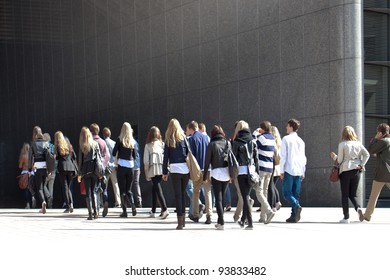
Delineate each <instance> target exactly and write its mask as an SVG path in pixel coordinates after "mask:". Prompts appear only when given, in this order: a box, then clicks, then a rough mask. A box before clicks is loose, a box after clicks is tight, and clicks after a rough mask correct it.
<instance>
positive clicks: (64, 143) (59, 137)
mask: <svg viewBox="0 0 390 280" xmlns="http://www.w3.org/2000/svg"><path fill="white" fill-rule="evenodd" d="M54 147H55V148H54V152H55V154H56V158H57V160H58V166H57V170H58V176H59V180H60V184H61V186H62V188H63V191H64V195H65V204H66V209H65V211H64V213H72V212H73V197H72V192H71V191H70V188H69V186H70V183H71V181H72V179H73V177H74V176H75V175H76V173H77V166H76V165H75V164H74V163H75V162H76V155H75V153H74V151H73V147H72V145H71V144H70V142H69V140H68V139H67V138H65V137H64V134H63V133H62V132H61V131H57V132H56V133H55V134H54Z"/></svg>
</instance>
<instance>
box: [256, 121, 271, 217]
mask: <svg viewBox="0 0 390 280" xmlns="http://www.w3.org/2000/svg"><path fill="white" fill-rule="evenodd" d="M258 132H259V133H260V134H259V135H258V136H257V140H256V144H257V153H258V157H259V174H260V184H259V186H258V187H257V188H256V190H255V191H256V197H257V199H258V200H259V201H260V203H261V212H260V220H259V222H260V223H264V224H268V223H269V222H271V220H272V218H273V217H274V216H275V212H274V211H273V210H272V209H271V206H270V205H269V203H268V200H267V193H268V186H269V182H270V180H271V176H272V172H273V168H274V165H273V158H274V150H275V138H274V136H273V135H272V133H271V123H270V122H269V121H263V122H262V123H261V124H260V128H259V131H258Z"/></svg>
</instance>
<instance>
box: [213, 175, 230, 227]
mask: <svg viewBox="0 0 390 280" xmlns="http://www.w3.org/2000/svg"><path fill="white" fill-rule="evenodd" d="M228 183H229V181H226V182H222V181H218V180H216V179H214V178H213V177H211V184H212V185H213V190H214V197H215V207H216V208H217V213H218V224H220V225H224V224H225V221H224V219H223V195H224V193H225V191H226V187H227V184H228Z"/></svg>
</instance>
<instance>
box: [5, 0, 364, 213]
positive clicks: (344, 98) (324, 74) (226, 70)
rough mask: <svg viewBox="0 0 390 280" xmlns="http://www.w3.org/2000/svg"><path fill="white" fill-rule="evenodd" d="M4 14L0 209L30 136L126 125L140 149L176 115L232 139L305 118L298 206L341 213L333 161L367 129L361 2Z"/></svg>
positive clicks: (119, 0) (44, 0)
mask: <svg viewBox="0 0 390 280" xmlns="http://www.w3.org/2000/svg"><path fill="white" fill-rule="evenodd" d="M0 5H3V7H2V8H3V9H0V12H1V13H2V15H1V16H0V19H1V21H2V23H3V24H5V26H6V30H7V31H4V32H2V33H1V34H0V35H1V41H0V65H1V67H0V71H1V76H0V77H1V79H0V90H1V96H2V103H3V105H2V107H3V109H2V110H1V120H0V141H1V147H2V148H1V162H0V164H1V168H0V172H1V176H0V180H1V181H0V185H1V188H0V195H1V198H2V199H1V201H2V202H1V203H2V205H8V204H9V203H6V202H10V201H11V200H16V199H17V197H18V196H20V193H19V192H18V191H17V189H16V181H15V177H16V175H17V172H18V169H17V162H16V161H17V157H18V152H19V149H20V147H21V145H22V143H23V142H24V141H29V140H30V137H31V136H30V135H31V131H32V127H33V126H34V125H39V126H41V127H42V129H43V130H44V131H47V132H50V133H51V134H52V135H53V134H54V132H55V131H56V130H62V131H63V132H64V133H65V134H66V135H68V136H69V137H70V139H71V141H72V142H73V143H74V145H75V146H77V142H78V134H79V131H80V128H81V126H83V125H89V124H90V123H92V122H97V123H98V124H100V126H101V127H103V126H109V127H111V128H112V131H113V136H114V137H116V136H117V135H118V134H119V129H120V127H121V124H122V123H123V121H128V122H130V123H131V124H132V125H136V126H137V128H138V131H137V132H138V138H139V140H140V145H141V147H143V145H144V139H145V137H146V133H147V131H148V129H149V127H151V126H152V125H157V126H159V127H160V129H161V130H162V132H164V131H165V129H166V126H167V123H168V121H169V119H170V118H173V117H175V118H177V119H178V120H179V121H180V122H181V124H182V125H183V126H184V125H185V124H186V123H187V122H189V121H190V120H192V119H195V120H198V121H202V122H204V123H206V125H207V126H208V128H210V127H211V126H212V125H213V124H217V123H218V124H221V125H222V126H223V127H224V128H225V130H226V131H227V134H228V135H230V134H231V133H232V128H233V125H234V122H235V121H236V120H239V119H244V120H246V121H248V122H249V124H250V126H251V128H252V129H254V128H255V127H257V126H258V125H259V123H260V121H262V120H265V119H267V120H270V121H271V122H272V123H273V124H275V125H277V126H278V127H279V130H280V131H281V132H282V134H285V124H286V122H287V120H288V119H289V118H292V117H294V118H297V119H299V120H300V121H301V124H302V126H301V130H300V131H299V134H300V135H301V137H302V138H303V139H304V140H305V142H306V147H307V148H306V153H307V157H308V165H307V174H306V179H305V181H304V183H303V188H302V193H301V197H302V200H303V205H304V206H338V205H340V202H339V200H340V194H339V188H338V187H337V185H332V184H330V183H329V182H328V180H327V177H328V171H329V168H330V165H331V161H330V159H329V156H328V155H329V152H330V151H331V150H336V148H337V143H338V142H339V140H340V134H341V130H342V128H343V127H344V126H345V125H347V124H348V125H353V126H354V127H355V128H356V129H357V131H358V133H359V135H360V136H362V132H363V122H362V120H363V104H362V42H361V41H362V40H361V38H362V34H361V33H362V28H361V14H362V4H361V1H360V0H354V1H353V0H350V1H349V0H344V1H343V0H329V1H318V0H192V1H191V0H166V1H164V0H150V1H148V0H133V1H127V0H126V1H125V0H109V1H107V0H84V1H82V0H73V1H70V0H61V1H60V0H58V1H50V0H34V1H29V0H16V1H5V2H4V3H2V4H0ZM142 179H143V177H142ZM142 185H143V186H142V188H143V189H144V190H145V192H144V194H145V196H144V199H145V200H146V202H145V203H149V204H150V200H151V199H150V196H149V193H150V186H148V185H147V184H146V183H145V182H144V181H143V182H142ZM169 189H170V188H169V187H168V186H167V188H166V190H167V193H168V195H169V196H171V195H170V194H171V192H170V191H168V190H169ZM168 201H169V202H170V203H171V205H172V203H173V198H172V197H171V198H169V199H168ZM145 203H144V204H145ZM11 204H12V203H11Z"/></svg>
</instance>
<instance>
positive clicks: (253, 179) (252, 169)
mask: <svg viewBox="0 0 390 280" xmlns="http://www.w3.org/2000/svg"><path fill="white" fill-rule="evenodd" d="M249 145H251V146H252V149H251V152H249ZM245 149H246V152H247V155H248V161H249V162H248V183H249V186H250V187H251V188H254V187H256V186H257V185H258V184H259V183H260V175H259V173H258V172H257V170H256V165H255V164H254V162H253V144H252V142H249V143H247V144H245Z"/></svg>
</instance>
